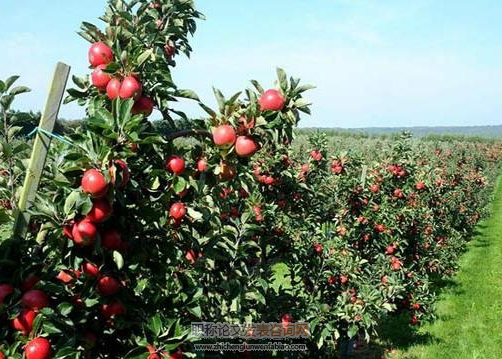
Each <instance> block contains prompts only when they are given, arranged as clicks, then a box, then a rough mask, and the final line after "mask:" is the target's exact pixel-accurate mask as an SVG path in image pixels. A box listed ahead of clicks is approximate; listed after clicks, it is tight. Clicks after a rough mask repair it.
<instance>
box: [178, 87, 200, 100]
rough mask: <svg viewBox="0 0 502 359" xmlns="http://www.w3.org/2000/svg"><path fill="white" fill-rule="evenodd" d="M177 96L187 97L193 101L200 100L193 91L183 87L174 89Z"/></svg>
mask: <svg viewBox="0 0 502 359" xmlns="http://www.w3.org/2000/svg"><path fill="white" fill-rule="evenodd" d="M176 96H177V97H182V98H188V99H191V100H195V101H200V99H199V96H198V95H197V94H196V93H195V91H192V90H188V89H184V90H177V91H176Z"/></svg>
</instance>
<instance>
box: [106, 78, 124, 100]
mask: <svg viewBox="0 0 502 359" xmlns="http://www.w3.org/2000/svg"><path fill="white" fill-rule="evenodd" d="M121 86H122V82H120V80H119V79H117V78H113V79H111V80H110V81H109V82H108V85H107V86H106V95H107V96H108V98H109V99H110V100H112V101H113V100H115V99H116V98H117V97H119V92H120V87H121Z"/></svg>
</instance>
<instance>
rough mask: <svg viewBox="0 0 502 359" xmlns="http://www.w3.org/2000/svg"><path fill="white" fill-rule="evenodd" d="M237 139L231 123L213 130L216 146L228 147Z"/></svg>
mask: <svg viewBox="0 0 502 359" xmlns="http://www.w3.org/2000/svg"><path fill="white" fill-rule="evenodd" d="M235 140H236V135H235V130H234V128H233V127H232V126H230V125H221V126H218V127H216V128H215V129H214V130H213V141H214V144H215V145H216V146H220V147H224V148H228V147H231V146H232V145H233V144H234V143H235Z"/></svg>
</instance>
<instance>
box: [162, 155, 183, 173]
mask: <svg viewBox="0 0 502 359" xmlns="http://www.w3.org/2000/svg"><path fill="white" fill-rule="evenodd" d="M166 168H167V170H168V171H169V172H171V173H174V174H176V175H180V174H182V173H183V172H185V160H184V159H183V158H182V157H180V156H177V155H173V156H170V157H169V158H168V159H167V160H166Z"/></svg>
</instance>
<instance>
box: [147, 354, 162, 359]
mask: <svg viewBox="0 0 502 359" xmlns="http://www.w3.org/2000/svg"><path fill="white" fill-rule="evenodd" d="M147 359H161V358H160V356H159V354H157V353H152V354H150V355H149V356H148V358H147Z"/></svg>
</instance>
